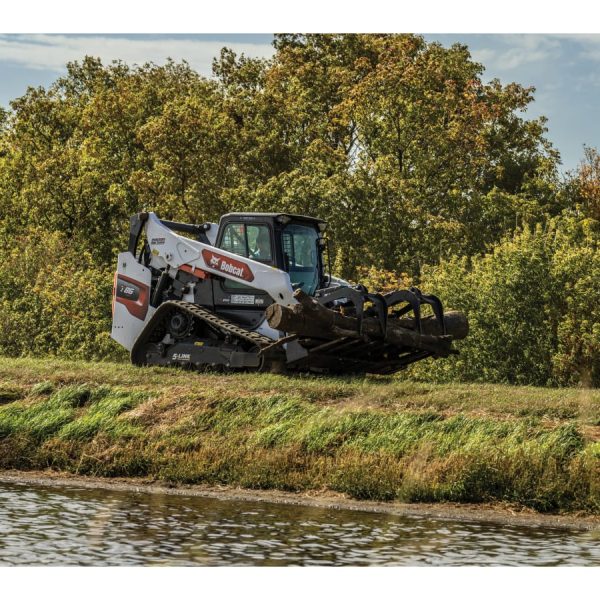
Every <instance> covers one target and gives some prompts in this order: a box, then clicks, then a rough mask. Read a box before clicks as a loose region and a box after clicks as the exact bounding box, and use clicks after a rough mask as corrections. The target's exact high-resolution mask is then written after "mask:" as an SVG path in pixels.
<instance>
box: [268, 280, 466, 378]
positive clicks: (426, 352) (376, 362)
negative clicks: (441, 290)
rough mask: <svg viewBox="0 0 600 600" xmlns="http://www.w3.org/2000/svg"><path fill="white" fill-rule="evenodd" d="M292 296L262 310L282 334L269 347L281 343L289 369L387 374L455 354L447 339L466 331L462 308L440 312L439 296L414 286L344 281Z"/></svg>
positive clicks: (463, 333) (461, 334)
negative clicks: (375, 286)
mask: <svg viewBox="0 0 600 600" xmlns="http://www.w3.org/2000/svg"><path fill="white" fill-rule="evenodd" d="M294 296H295V298H296V300H297V301H298V304H294V305H290V306H281V305H278V304H274V305H272V306H270V307H269V308H268V309H267V320H268V322H269V325H270V326H271V327H273V328H274V329H278V330H280V331H285V332H286V333H287V334H288V336H287V337H286V338H284V340H279V341H278V342H275V343H274V344H273V346H275V345H277V346H281V345H282V342H285V344H286V349H287V367H288V368H290V369H298V370H306V369H311V370H317V371H318V370H324V371H330V372H339V373H344V372H351V373H361V372H362V373H393V372H395V371H399V370H401V369H403V368H405V367H406V366H407V365H409V364H411V363H414V362H416V361H418V360H423V359H425V358H428V357H433V358H438V357H445V356H448V355H450V354H456V353H457V350H455V349H454V348H452V341H453V340H454V339H462V338H464V337H465V336H466V335H467V333H468V323H467V320H466V317H465V316H464V315H463V314H462V313H459V312H456V311H451V312H447V313H444V309H443V306H442V303H441V301H440V300H439V298H437V297H436V296H433V295H426V294H423V293H422V292H421V291H420V290H419V289H418V288H415V287H411V288H410V289H407V290H398V291H394V292H391V293H388V294H379V293H369V292H368V290H367V289H366V288H364V287H363V286H355V287H350V286H344V287H336V288H328V289H324V290H320V291H319V292H318V293H317V294H316V296H315V297H310V296H308V295H307V294H305V293H304V292H302V291H301V290H298V291H296V292H295V294H294ZM423 305H428V306H431V313H432V314H431V315H427V316H423V315H422V310H421V309H422V307H423ZM290 334H291V335H290ZM267 351H268V349H264V350H263V352H267Z"/></svg>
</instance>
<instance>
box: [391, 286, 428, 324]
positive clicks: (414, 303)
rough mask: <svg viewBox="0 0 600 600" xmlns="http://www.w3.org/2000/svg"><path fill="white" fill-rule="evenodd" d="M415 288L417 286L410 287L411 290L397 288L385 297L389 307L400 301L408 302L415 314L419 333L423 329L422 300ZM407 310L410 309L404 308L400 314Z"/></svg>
mask: <svg viewBox="0 0 600 600" xmlns="http://www.w3.org/2000/svg"><path fill="white" fill-rule="evenodd" d="M415 289H416V288H410V289H409V290H397V291H396V292H390V293H389V294H386V295H385V296H384V298H385V301H386V304H387V307H388V308H391V307H392V306H395V305H396V304H399V303H400V302H408V304H409V305H410V307H411V308H412V311H413V313H414V315H415V325H416V326H417V331H418V332H419V333H422V332H423V330H422V327H421V301H420V299H419V296H418V295H417V294H415V292H414V290H415ZM417 291H418V290H417ZM419 294H420V292H419ZM406 312H408V311H407V310H405V309H402V310H401V312H400V314H404V313H406Z"/></svg>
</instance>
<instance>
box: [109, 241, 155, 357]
mask: <svg viewBox="0 0 600 600" xmlns="http://www.w3.org/2000/svg"><path fill="white" fill-rule="evenodd" d="M151 279H152V277H151V273H150V269H147V268H146V267H144V266H143V265H141V264H140V263H139V262H138V261H137V260H136V258H135V256H133V254H131V252H121V253H120V254H119V257H118V263H117V271H116V273H115V280H114V285H113V320H112V332H111V337H112V338H113V340H115V341H117V342H118V343H119V344H121V345H122V346H124V347H125V348H127V350H131V348H132V347H133V343H134V342H135V340H136V339H137V337H138V335H139V334H140V332H141V331H142V329H143V328H144V326H145V324H146V323H147V322H148V320H149V319H150V317H151V316H152V315H153V314H154V311H155V310H156V309H154V308H153V307H152V306H150V286H151V283H152V281H151ZM132 317H133V318H132Z"/></svg>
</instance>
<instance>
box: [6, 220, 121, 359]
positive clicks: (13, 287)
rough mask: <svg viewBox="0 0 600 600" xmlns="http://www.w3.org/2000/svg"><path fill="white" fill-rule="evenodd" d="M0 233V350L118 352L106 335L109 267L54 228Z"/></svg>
mask: <svg viewBox="0 0 600 600" xmlns="http://www.w3.org/2000/svg"><path fill="white" fill-rule="evenodd" d="M2 237H4V239H3V245H4V247H5V248H9V251H8V253H7V255H5V257H4V260H3V261H2V262H1V263H0V352H1V353H2V354H6V355H9V356H25V355H43V354H50V355H54V356H64V357H75V356H76V357H80V358H87V359H99V358H109V357H110V358H117V357H118V356H122V353H121V352H120V350H119V349H118V347H117V345H116V344H114V343H113V342H112V341H111V340H110V328H111V295H112V277H113V275H112V272H111V270H110V269H107V268H106V267H103V266H101V265H98V264H96V263H95V262H94V260H93V259H92V257H91V255H90V253H89V252H87V251H85V250H81V248H79V247H77V245H76V244H75V243H74V242H72V241H71V240H69V239H68V238H67V237H66V236H64V235H63V234H61V233H58V232H48V231H45V230H43V229H42V228H31V229H29V230H28V231H27V232H26V233H25V234H23V235H20V236H18V237H11V238H8V237H7V236H2Z"/></svg>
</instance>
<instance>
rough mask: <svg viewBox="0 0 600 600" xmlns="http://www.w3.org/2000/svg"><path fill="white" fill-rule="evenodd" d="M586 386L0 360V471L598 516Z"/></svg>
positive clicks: (599, 467) (598, 432)
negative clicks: (332, 493) (47, 471)
mask: <svg viewBox="0 0 600 600" xmlns="http://www.w3.org/2000/svg"><path fill="white" fill-rule="evenodd" d="M599 440H600V391H590V390H578V389H542V388H530V387H509V386H498V385H433V384H416V383H408V382H405V381H399V380H396V379H393V378H366V379H362V378H360V379H359V378H312V377H295V378H286V377H284V376H277V375H250V374H238V375H227V376H223V375H216V374H203V375H199V374H194V373H188V372H185V371H179V370H171V369H169V370H166V369H156V368H149V369H138V368H134V367H131V366H128V365H121V364H109V363H102V364H91V363H83V362H64V361H58V360H32V359H6V358H0V469H12V468H14V469H22V470H31V469H36V470H39V469H47V468H53V469H57V470H61V471H67V472H70V473H77V474H79V475H93V476H104V477H106V476H108V477H116V476H118V477H139V476H142V477H150V478H154V479H157V480H160V481H167V482H169V481H170V482H181V483H208V484H227V485H233V486H241V487H244V488H249V489H258V488H262V489H277V490H287V491H306V490H333V491H336V492H342V493H345V494H347V495H348V496H350V497H352V498H356V499H368V500H384V501H389V500H398V501H402V502H443V501H450V502H468V503H477V502H510V503H514V504H517V505H521V506H525V507H530V508H533V509H536V510H538V511H541V512H571V513H573V512H582V513H589V514H600V441H599Z"/></svg>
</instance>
